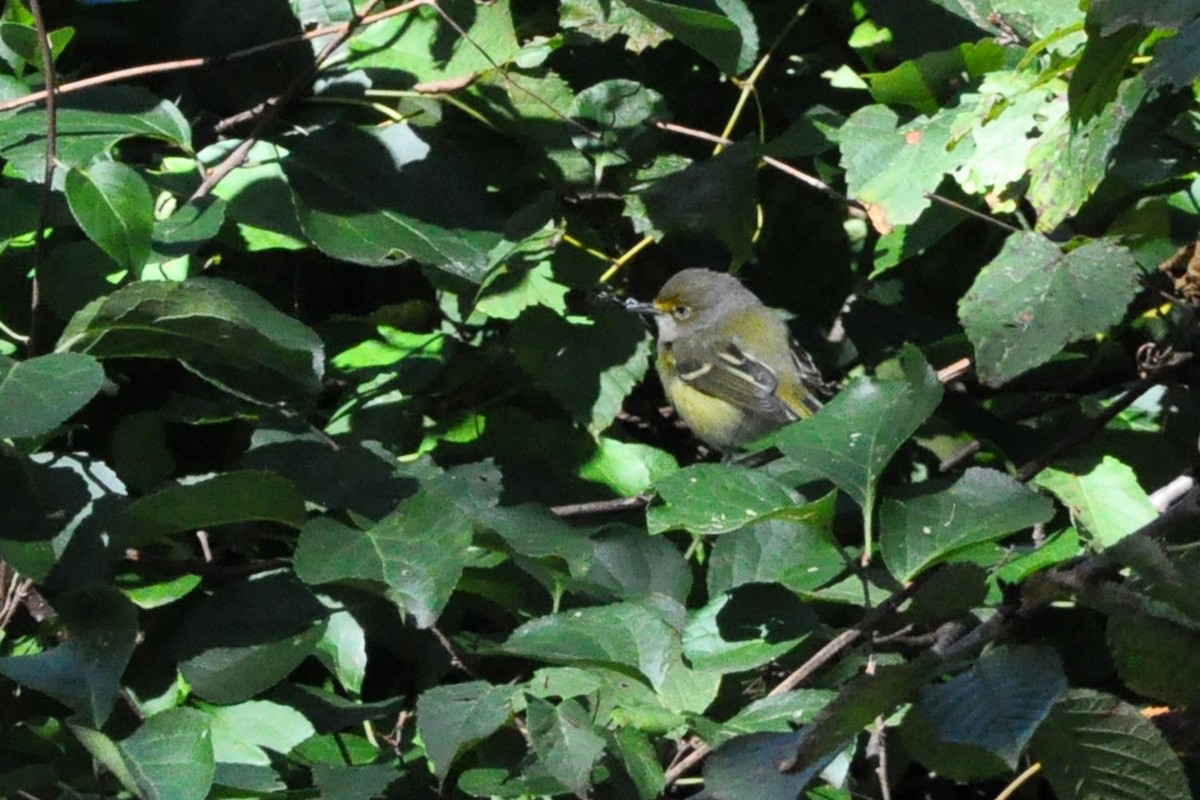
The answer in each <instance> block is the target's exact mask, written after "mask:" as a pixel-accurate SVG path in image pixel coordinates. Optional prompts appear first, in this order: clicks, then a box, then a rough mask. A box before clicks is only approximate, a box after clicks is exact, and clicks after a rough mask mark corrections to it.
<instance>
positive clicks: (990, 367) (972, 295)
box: [958, 233, 1138, 386]
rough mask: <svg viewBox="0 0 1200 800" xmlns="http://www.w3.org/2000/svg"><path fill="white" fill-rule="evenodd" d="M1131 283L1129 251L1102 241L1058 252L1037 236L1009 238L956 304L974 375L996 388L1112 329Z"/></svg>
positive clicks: (1134, 271)
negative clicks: (975, 367) (973, 361)
mask: <svg viewBox="0 0 1200 800" xmlns="http://www.w3.org/2000/svg"><path fill="white" fill-rule="evenodd" d="M1137 278H1138V269H1137V266H1136V264H1135V263H1134V260H1133V256H1132V254H1131V253H1130V252H1129V251H1128V250H1127V249H1126V248H1124V247H1122V246H1120V245H1117V244H1114V243H1113V242H1112V241H1110V240H1106V239H1098V240H1095V241H1092V242H1089V243H1087V244H1085V245H1083V246H1082V247H1080V248H1079V249H1077V250H1073V251H1071V252H1070V253H1068V254H1065V255H1064V254H1063V252H1062V251H1061V250H1060V249H1059V248H1058V246H1057V245H1055V244H1054V243H1053V242H1051V241H1050V240H1049V239H1047V238H1045V237H1043V236H1040V235H1038V234H1035V233H1017V234H1013V235H1012V236H1010V237H1009V238H1008V239H1006V240H1005V242H1004V247H1003V248H1002V249H1001V251H1000V253H999V254H998V255H997V256H996V257H995V258H994V259H992V261H991V263H989V264H988V265H987V266H986V267H984V268H983V270H982V271H981V272H980V273H979V277H977V278H976V279H975V283H974V285H973V286H972V287H971V290H970V291H969V292H967V294H965V295H964V296H963V298H962V300H961V301H960V302H959V306H958V313H959V318H960V319H961V320H962V324H963V327H964V328H965V329H966V332H967V336H968V337H969V338H970V339H971V343H972V344H973V345H974V346H975V355H976V359H977V361H978V369H979V374H980V377H981V378H982V379H983V381H984V382H985V383H987V384H988V385H990V386H999V385H1000V384H1002V383H1004V382H1005V381H1008V380H1011V379H1012V378H1015V377H1016V376H1018V375H1020V374H1021V373H1023V372H1025V371H1027V370H1030V369H1033V368H1034V367H1036V366H1040V365H1041V364H1044V363H1045V362H1046V361H1048V360H1049V359H1050V358H1051V357H1052V356H1054V355H1055V354H1056V353H1058V352H1059V351H1060V350H1061V349H1062V348H1063V347H1064V346H1065V345H1067V344H1069V343H1071V342H1074V341H1078V340H1079V339H1082V338H1084V337H1087V336H1092V335H1094V334H1096V333H1099V332H1101V331H1104V330H1105V329H1107V328H1108V327H1109V326H1111V325H1115V324H1116V323H1117V322H1119V321H1120V319H1121V317H1122V316H1123V315H1124V313H1125V308H1126V306H1128V305H1129V302H1130V300H1132V299H1133V296H1134V294H1135V293H1136V292H1137V286H1138V280H1137Z"/></svg>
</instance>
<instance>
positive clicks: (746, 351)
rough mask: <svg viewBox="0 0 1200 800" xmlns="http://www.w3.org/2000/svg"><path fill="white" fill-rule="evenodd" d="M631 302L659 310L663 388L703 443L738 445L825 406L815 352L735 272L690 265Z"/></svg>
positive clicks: (728, 448) (727, 448)
mask: <svg viewBox="0 0 1200 800" xmlns="http://www.w3.org/2000/svg"><path fill="white" fill-rule="evenodd" d="M626 308H628V309H629V310H630V311H636V312H639V313H644V314H653V315H654V319H655V322H656V323H657V325H658V362H657V368H658V377H659V379H660V380H661V381H662V385H663V390H664V391H665V392H666V395H667V399H668V400H670V401H671V404H672V405H673V406H675V410H676V411H677V412H678V413H679V416H680V417H682V418H683V421H684V422H686V423H687V424H688V427H690V428H691V429H692V432H693V433H695V434H696V436H697V437H698V438H699V439H701V440H702V441H704V442H705V443H706V444H708V445H711V446H712V447H715V448H717V449H718V450H721V451H722V452H725V453H732V452H736V451H738V450H740V449H742V448H743V447H744V446H745V445H747V444H749V443H751V442H753V441H754V440H756V439H759V438H762V437H763V436H766V435H767V434H768V433H771V432H772V431H774V430H776V429H778V428H781V427H782V426H784V425H786V424H787V423H789V422H793V421H794V420H797V419H802V418H804V417H810V416H812V415H813V414H815V413H816V411H817V409H819V408H820V407H821V402H820V400H818V399H817V396H816V394H815V391H817V390H818V389H824V388H825V384H824V382H823V381H822V380H821V374H820V373H819V372H818V371H817V368H816V367H815V366H814V365H813V363H812V359H810V358H809V356H808V354H807V353H805V352H804V351H803V350H801V349H799V348H798V347H796V346H795V345H794V344H793V343H792V341H791V338H790V337H789V336H788V330H787V326H786V325H784V323H783V320H782V319H780V318H779V316H778V315H776V313H775V312H774V311H772V310H771V309H769V308H767V307H766V306H765V305H763V303H762V301H761V300H759V299H758V298H757V297H756V296H755V295H754V293H753V292H751V291H750V290H749V289H747V288H746V287H744V286H742V284H741V282H740V281H738V279H737V278H735V277H733V276H732V275H726V274H723V273H720V272H713V271H712V270H707V269H685V270H683V271H682V272H680V273H678V274H677V275H675V276H674V277H672V278H671V279H670V280H669V281H667V282H666V284H665V285H664V286H663V287H662V290H661V291H660V292H659V293H658V296H657V297H656V298H654V302H653V303H627V304H626Z"/></svg>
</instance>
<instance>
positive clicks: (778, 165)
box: [654, 122, 866, 214]
mask: <svg viewBox="0 0 1200 800" xmlns="http://www.w3.org/2000/svg"><path fill="white" fill-rule="evenodd" d="M654 127H656V128H659V129H661V130H664V131H670V132H671V133H678V134H682V135H683V136H690V137H692V138H693V139H702V140H704V141H706V142H715V143H717V144H723V145H730V144H733V141H732V140H731V139H726V138H725V137H724V136H718V135H716V134H715V133H709V132H708V131H701V130H696V129H695V128H688V127H686V126H684V125H676V124H675V123H674V122H656V123H654ZM762 160H763V163H764V164H767V165H769V166H772V167H774V168H775V169H777V170H779V171H780V172H782V173H784V174H786V175H790V176H791V177H793V178H795V179H796V180H798V181H800V182H801V183H805V184H808V185H809V186H811V187H813V188H814V189H816V190H818V191H820V192H822V193H824V194H826V195H828V196H829V197H832V198H833V199H834V200H837V201H838V202H839V203H842V204H843V205H846V206H849V207H850V208H853V209H856V210H858V211H861V212H863V213H864V214H865V213H866V207H865V206H863V204H862V203H860V202H858V201H857V200H854V199H852V198H849V197H846V196H845V195H844V194H842V193H841V192H839V191H837V190H836V189H834V188H833V187H832V186H830V185H829V184H828V183H826V182H825V181H823V180H821V179H820V178H818V177H816V176H814V175H809V174H808V173H807V172H801V171H800V170H798V169H796V168H795V167H793V166H792V165H791V164H788V163H785V162H783V161H780V160H779V159H778V158H775V157H773V156H763V159H762Z"/></svg>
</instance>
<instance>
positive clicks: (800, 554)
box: [708, 492, 846, 596]
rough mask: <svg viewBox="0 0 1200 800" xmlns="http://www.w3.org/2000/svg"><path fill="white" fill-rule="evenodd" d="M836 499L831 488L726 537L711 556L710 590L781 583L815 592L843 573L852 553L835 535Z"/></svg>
mask: <svg viewBox="0 0 1200 800" xmlns="http://www.w3.org/2000/svg"><path fill="white" fill-rule="evenodd" d="M836 500H837V492H830V493H829V494H827V495H826V496H825V497H823V498H821V499H820V500H817V501H815V502H813V503H809V504H808V505H805V506H800V507H798V508H794V509H789V510H788V511H787V512H786V513H780V514H775V515H772V516H771V517H770V518H768V519H763V520H760V521H757V522H752V523H750V524H748V525H746V526H745V527H743V528H741V529H740V530H736V531H732V532H730V533H727V534H725V535H724V536H721V537H720V538H719V539H717V540H716V542H714V543H713V548H712V555H711V556H710V558H709V566H708V591H709V594H710V595H714V596H715V595H717V594H720V593H722V592H726V591H728V590H730V589H733V588H734V587H737V586H742V585H744V584H747V583H775V582H778V583H780V584H782V585H784V586H786V587H787V588H789V589H791V590H792V591H793V592H797V593H799V594H801V595H809V596H811V595H812V593H813V592H814V591H816V590H817V589H818V588H820V587H821V586H824V585H826V584H828V583H829V582H831V581H832V580H833V579H834V578H836V577H837V576H838V575H840V574H842V572H844V571H845V569H846V557H845V555H844V554H843V553H842V551H841V549H839V547H838V546H837V544H836V542H835V540H834V538H833V515H834V507H835V505H836Z"/></svg>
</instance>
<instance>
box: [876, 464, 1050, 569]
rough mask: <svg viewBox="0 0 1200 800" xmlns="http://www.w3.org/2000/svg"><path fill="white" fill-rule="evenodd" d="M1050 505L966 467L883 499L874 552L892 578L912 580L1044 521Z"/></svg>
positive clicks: (1005, 479) (1005, 480)
mask: <svg viewBox="0 0 1200 800" xmlns="http://www.w3.org/2000/svg"><path fill="white" fill-rule="evenodd" d="M1052 516H1054V504H1053V503H1051V502H1050V500H1049V498H1046V497H1042V496H1040V495H1038V494H1035V493H1034V492H1031V491H1030V490H1029V489H1026V488H1025V487H1024V486H1022V485H1021V484H1019V483H1017V482H1016V481H1015V480H1013V479H1012V478H1011V477H1009V476H1008V475H1005V474H1004V473H1002V472H997V471H995V470H990V469H981V468H972V469H968V470H967V471H966V472H965V473H963V474H962V475H961V476H959V477H958V478H956V479H954V480H952V481H931V482H928V483H923V484H918V485H916V486H914V487H911V488H910V489H907V490H904V491H899V492H896V493H894V494H892V495H891V496H889V497H885V498H884V499H883V501H882V502H881V503H880V506H879V526H880V530H881V534H880V540H879V550H880V553H881V555H882V556H883V559H884V561H885V562H887V565H888V569H890V570H891V572H892V574H893V575H895V576H896V580H898V581H901V582H903V583H907V582H908V581H910V580H912V579H913V578H914V577H916V576H917V575H919V574H920V573H922V572H924V571H925V570H927V569H929V568H930V567H932V566H933V565H934V564H937V563H940V562H942V561H945V560H946V559H948V558H951V557H953V556H954V554H955V553H957V552H960V551H962V550H963V549H965V548H968V547H971V546H972V545H976V544H979V543H980V542H990V541H994V540H996V539H1000V538H1002V537H1004V536H1007V535H1008V534H1010V533H1013V532H1014V531H1019V530H1021V529H1022V528H1028V527H1029V526H1031V525H1036V524H1037V523H1039V522H1046V521H1047V520H1049V519H1050V518H1051V517H1052Z"/></svg>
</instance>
